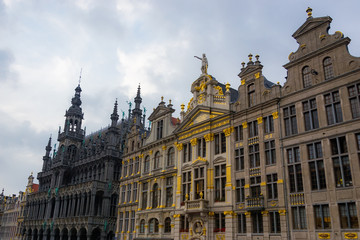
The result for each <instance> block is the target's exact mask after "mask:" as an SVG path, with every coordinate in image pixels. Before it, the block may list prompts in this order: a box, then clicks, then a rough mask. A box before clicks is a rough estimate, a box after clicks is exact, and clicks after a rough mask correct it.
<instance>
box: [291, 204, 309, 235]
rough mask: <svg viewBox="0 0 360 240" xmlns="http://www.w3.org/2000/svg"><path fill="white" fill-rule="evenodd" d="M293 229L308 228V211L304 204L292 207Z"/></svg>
mask: <svg viewBox="0 0 360 240" xmlns="http://www.w3.org/2000/svg"><path fill="white" fill-rule="evenodd" d="M291 213H292V220H293V229H306V228H307V225H306V211H305V207H304V206H297V207H292V208H291Z"/></svg>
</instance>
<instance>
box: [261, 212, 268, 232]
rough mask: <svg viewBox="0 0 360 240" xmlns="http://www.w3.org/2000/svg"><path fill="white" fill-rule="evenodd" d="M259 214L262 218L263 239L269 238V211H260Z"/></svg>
mask: <svg viewBox="0 0 360 240" xmlns="http://www.w3.org/2000/svg"><path fill="white" fill-rule="evenodd" d="M261 214H262V218H263V230H264V239H269V232H270V219H269V211H262V212H261Z"/></svg>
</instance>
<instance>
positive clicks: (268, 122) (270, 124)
mask: <svg viewBox="0 0 360 240" xmlns="http://www.w3.org/2000/svg"><path fill="white" fill-rule="evenodd" d="M263 122H264V132H265V133H272V132H274V118H273V116H272V115H270V116H267V117H264V118H263Z"/></svg>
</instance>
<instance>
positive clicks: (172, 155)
mask: <svg viewBox="0 0 360 240" xmlns="http://www.w3.org/2000/svg"><path fill="white" fill-rule="evenodd" d="M174 165H175V150H174V148H173V147H171V148H169V150H168V154H167V162H166V166H168V167H169V166H174Z"/></svg>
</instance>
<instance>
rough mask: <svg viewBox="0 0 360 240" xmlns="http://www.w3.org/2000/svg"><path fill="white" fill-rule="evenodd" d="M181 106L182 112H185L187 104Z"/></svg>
mask: <svg viewBox="0 0 360 240" xmlns="http://www.w3.org/2000/svg"><path fill="white" fill-rule="evenodd" d="M180 106H181V111H182V112H183V111H184V109H185V104H181V105H180Z"/></svg>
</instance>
